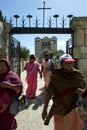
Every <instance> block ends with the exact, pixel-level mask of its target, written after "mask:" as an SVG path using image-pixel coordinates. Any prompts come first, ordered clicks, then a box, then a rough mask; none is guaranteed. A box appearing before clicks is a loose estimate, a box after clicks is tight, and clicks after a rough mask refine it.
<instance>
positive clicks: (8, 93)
mask: <svg viewBox="0 0 87 130" xmlns="http://www.w3.org/2000/svg"><path fill="white" fill-rule="evenodd" d="M22 88H23V87H22V82H21V80H20V78H19V76H18V75H17V74H16V73H15V72H13V71H11V69H10V62H9V61H8V60H6V59H2V60H0V130H15V129H16V128H17V123H16V119H15V117H14V115H12V114H10V112H9V109H10V103H11V101H12V98H13V96H14V94H15V93H17V94H19V95H20V94H21V92H22Z"/></svg>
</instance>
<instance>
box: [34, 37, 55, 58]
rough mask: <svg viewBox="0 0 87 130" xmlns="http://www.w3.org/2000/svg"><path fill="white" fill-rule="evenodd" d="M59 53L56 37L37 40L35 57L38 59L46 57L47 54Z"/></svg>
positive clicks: (38, 38)
mask: <svg viewBox="0 0 87 130" xmlns="http://www.w3.org/2000/svg"><path fill="white" fill-rule="evenodd" d="M55 51H57V38H56V37H55V36H53V37H51V38H48V37H47V36H45V37H44V38H42V39H41V38H40V37H36V38H35V55H36V57H38V58H40V57H44V55H45V54H46V53H51V52H55Z"/></svg>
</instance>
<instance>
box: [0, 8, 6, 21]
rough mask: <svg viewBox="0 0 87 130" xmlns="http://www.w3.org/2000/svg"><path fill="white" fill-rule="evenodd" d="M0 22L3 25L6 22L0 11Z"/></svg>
mask: <svg viewBox="0 0 87 130" xmlns="http://www.w3.org/2000/svg"><path fill="white" fill-rule="evenodd" d="M0 21H1V22H5V23H6V22H7V18H6V16H5V17H3V15H2V11H1V10H0Z"/></svg>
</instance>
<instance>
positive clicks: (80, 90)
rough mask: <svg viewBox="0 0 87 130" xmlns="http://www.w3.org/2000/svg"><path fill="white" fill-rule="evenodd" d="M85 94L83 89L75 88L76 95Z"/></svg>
mask: <svg viewBox="0 0 87 130" xmlns="http://www.w3.org/2000/svg"><path fill="white" fill-rule="evenodd" d="M84 92H85V89H82V88H77V89H76V91H75V93H77V94H78V95H82V94H83V93H84Z"/></svg>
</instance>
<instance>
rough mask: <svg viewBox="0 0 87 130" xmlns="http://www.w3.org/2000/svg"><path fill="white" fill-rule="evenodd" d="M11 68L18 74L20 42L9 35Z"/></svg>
mask: <svg viewBox="0 0 87 130" xmlns="http://www.w3.org/2000/svg"><path fill="white" fill-rule="evenodd" d="M9 58H10V61H11V67H12V70H13V71H15V72H16V73H17V74H18V75H19V76H20V42H19V41H18V40H17V39H15V38H14V37H10V54H9Z"/></svg>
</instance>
